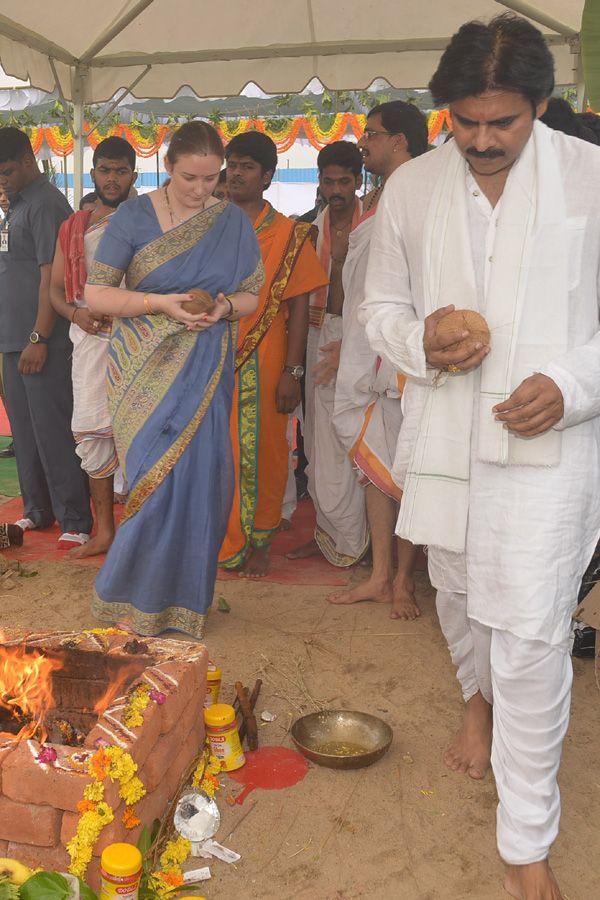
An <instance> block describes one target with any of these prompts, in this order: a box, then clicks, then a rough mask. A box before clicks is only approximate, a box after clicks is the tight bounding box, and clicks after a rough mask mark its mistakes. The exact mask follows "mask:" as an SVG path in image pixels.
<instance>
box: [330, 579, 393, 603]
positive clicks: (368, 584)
mask: <svg viewBox="0 0 600 900" xmlns="http://www.w3.org/2000/svg"><path fill="white" fill-rule="evenodd" d="M362 600H373V601H374V602H375V603H392V602H393V596H392V583H391V581H389V580H388V579H385V578H383V579H380V578H373V577H372V576H371V578H369V579H368V580H367V581H363V582H362V583H361V584H357V585H356V587H355V588H352V590H351V591H337V592H336V593H335V594H330V595H329V597H328V598H327V602H328V603H334V604H336V605H340V606H343V605H345V604H347V603H360V602H361V601H362Z"/></svg>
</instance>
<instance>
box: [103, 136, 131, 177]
mask: <svg viewBox="0 0 600 900" xmlns="http://www.w3.org/2000/svg"><path fill="white" fill-rule="evenodd" d="M100 158H103V159H126V160H127V162H128V163H129V165H130V166H131V168H132V169H135V163H136V157H135V150H134V149H133V147H132V146H131V144H130V143H129V141H126V140H125V138H122V137H117V135H116V134H115V135H113V136H112V137H108V138H105V139H104V140H103V141H100V143H99V144H98V146H97V147H96V149H95V150H94V156H93V163H94V166H96V165H97V163H98V160H99V159H100Z"/></svg>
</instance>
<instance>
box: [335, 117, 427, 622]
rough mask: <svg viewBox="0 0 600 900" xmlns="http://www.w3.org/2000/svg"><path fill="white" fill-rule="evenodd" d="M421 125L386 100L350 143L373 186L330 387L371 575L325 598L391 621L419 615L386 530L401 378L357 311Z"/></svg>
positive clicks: (354, 242)
mask: <svg viewBox="0 0 600 900" xmlns="http://www.w3.org/2000/svg"><path fill="white" fill-rule="evenodd" d="M427 138H428V134H427V120H426V119H425V116H424V115H423V113H422V112H420V110H419V109H417V107H416V106H414V105H412V104H410V103H404V102H403V101H402V100H394V101H392V102H390V103H383V104H381V105H379V106H376V107H374V108H373V109H372V110H371V112H370V113H369V115H368V117H367V127H366V128H365V132H364V134H363V136H362V138H361V139H360V140H359V142H358V147H359V150H360V151H361V153H362V157H363V162H364V165H365V168H366V169H367V171H369V172H371V173H372V174H373V175H376V176H378V177H379V179H380V184H379V185H378V186H377V187H375V188H374V189H373V190H372V191H371V192H370V193H369V194H368V195H367V197H366V198H365V200H364V203H363V217H362V219H361V222H360V224H359V225H358V226H357V227H356V228H355V229H354V231H353V232H352V234H351V236H350V247H349V250H348V256H347V257H346V262H345V264H344V309H343V337H342V349H341V354H340V365H339V369H338V373H337V380H336V386H335V405H334V416H333V424H334V428H335V430H336V432H337V436H338V438H339V440H340V441H341V443H342V445H343V447H344V449H345V451H346V453H347V454H348V458H349V460H350V461H351V463H352V464H353V466H354V473H353V474H354V477H355V480H358V481H359V483H360V484H361V485H363V490H364V502H363V510H362V521H363V522H366V524H367V525H368V531H369V534H370V536H371V551H372V556H373V570H372V573H371V576H370V577H369V578H368V579H367V580H366V581H364V582H362V583H361V584H359V585H357V586H356V587H355V588H353V589H352V590H345V591H341V592H338V593H336V594H332V595H331V596H330V597H329V598H328V599H329V602H330V603H335V604H349V603H357V602H359V601H361V600H373V601H375V602H377V603H389V604H390V605H391V613H390V615H391V618H393V619H415V618H417V616H419V615H420V611H419V607H418V606H417V603H416V601H415V596H414V582H413V578H412V570H413V566H414V561H415V555H416V548H415V547H414V546H413V544H411V543H410V542H409V541H405V540H402V539H400V538H397V539H396V556H397V570H396V574H395V576H394V527H395V524H396V518H397V515H398V503H399V502H400V498H401V496H402V492H401V490H400V488H399V487H398V485H397V484H396V483H395V482H394V480H393V478H392V474H391V472H392V465H393V462H394V456H395V453H396V445H397V443H398V435H399V432H400V426H401V424H402V408H401V396H402V390H403V387H404V382H405V378H404V376H403V375H401V374H400V372H398V370H397V368H396V367H395V366H392V365H391V363H389V362H388V360H386V359H382V358H381V357H380V356H378V355H377V354H375V353H374V352H373V350H372V349H371V347H370V345H369V341H368V340H367V336H366V333H365V328H364V325H361V324H360V322H359V321H358V308H359V306H360V304H361V303H362V302H363V300H364V298H365V286H366V285H365V281H366V274H367V262H368V258H369V248H370V245H371V236H372V233H373V224H374V221H375V212H376V210H377V205H378V202H379V199H380V198H381V195H382V192H383V189H384V185H385V183H386V181H387V179H388V178H389V177H390V176H391V175H392V174H393V172H395V171H396V169H398V168H399V167H400V166H403V165H404V164H405V163H407V162H409V161H410V160H411V159H413V158H414V157H417V156H420V155H421V154H422V153H425V151H426V150H427V146H428V142H427Z"/></svg>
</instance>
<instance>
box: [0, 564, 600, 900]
mask: <svg viewBox="0 0 600 900" xmlns="http://www.w3.org/2000/svg"><path fill="white" fill-rule="evenodd" d="M28 568H29V569H31V570H34V571H37V572H38V575H37V576H36V577H34V578H29V579H17V580H16V586H15V587H14V589H12V590H5V589H4V588H2V587H1V586H0V609H1V613H0V627H3V628H5V629H7V630H10V631H11V632H13V631H14V630H15V629H17V628H20V629H22V630H27V629H33V628H35V629H36V630H40V629H45V628H48V629H56V628H62V629H65V630H68V629H73V628H83V627H91V626H93V625H94V624H96V623H95V622H94V621H93V619H92V616H91V614H90V612H89V597H90V589H91V584H92V580H93V577H94V574H95V572H94V569H93V568H92V567H84V566H78V565H73V564H69V563H67V562H64V563H54V562H40V563H36V564H28ZM365 574H366V573H365V570H359V571H358V572H357V573H356V574H355V575H353V576H352V577H353V580H355V579H357V578H362V577H364V575H365ZM330 590H331V588H325V587H315V586H310V587H290V586H289V585H285V586H281V585H277V584H264V583H263V584H261V583H258V584H254V583H248V582H245V581H244V582H237V581H228V582H225V583H219V585H218V590H217V594H220V595H222V596H224V597H225V598H226V599H227V601H228V603H229V604H230V606H231V612H230V613H229V614H226V613H220V612H217V611H214V612H213V613H212V615H211V618H210V620H209V624H208V629H207V635H206V643H207V645H208V647H209V649H210V652H211V657H212V658H213V659H214V660H216V661H218V662H219V664H220V665H221V666H222V668H223V672H224V685H223V692H222V697H223V698H224V699H226V700H230V699H232V698H233V682H234V681H235V680H236V679H238V678H239V679H241V680H242V681H243V682H244V683H245V684H250V685H251V684H253V683H254V680H255V679H256V677H258V676H260V677H262V678H263V680H264V686H263V691H262V694H261V698H260V700H259V704H258V710H259V711H260V710H262V709H268V710H269V711H271V712H274V713H276V714H277V719H276V720H275V721H274V722H273V723H271V724H268V725H263V726H261V727H260V730H259V737H260V740H261V742H262V743H264V744H283V745H286V746H290V745H291V740H290V737H289V735H288V728H289V724H290V722H291V721H292V720H293V719H294V718H295V717H296V716H297V715H299V714H301V713H304V712H310V711H313V710H314V708H315V706H314V704H313V702H312V701H311V699H310V698H311V697H312V698H314V699H315V700H317V701H322V702H324V703H325V704H326V705H327V706H330V707H335V706H343V707H347V708H354V709H360V710H364V711H368V712H372V713H375V714H376V715H380V716H382V717H383V718H384V719H386V721H388V722H389V723H390V725H391V726H392V728H393V730H394V743H393V744H392V747H391V749H390V751H389V753H388V754H387V756H386V757H384V759H383V760H381V761H380V762H379V763H377V764H376V765H374V766H373V767H371V768H368V769H364V770H362V771H355V772H334V771H331V770H327V769H322V768H319V767H316V766H314V767H313V766H311V768H310V770H309V772H308V775H307V776H306V778H305V780H304V781H303V782H301V783H300V784H298V785H297V786H295V787H293V788H290V789H287V790H284V791H255V792H254V793H252V794H250V796H249V797H248V799H247V800H246V801H245V803H244V805H243V806H241V807H240V806H235V807H230V806H229V805H228V804H227V802H226V799H225V798H226V796H227V795H228V794H229V793H231V794H232V795H234V794H237V793H238V792H239V789H240V787H239V785H237V784H235V783H234V782H232V781H230V780H229V779H228V778H227V777H225V778H224V779H223V781H224V787H223V789H222V790H221V791H220V793H219V795H218V797H219V806H220V809H221V812H222V816H223V824H222V826H221V829H220V831H219V833H218V835H217V839H218V840H219V841H220V842H221V843H223V844H225V845H226V846H229V847H231V848H232V849H234V850H236V851H237V852H239V853H241V855H242V859H241V860H240V862H239V863H237V864H235V866H227V865H226V864H225V863H223V862H219V861H216V860H215V861H214V862H212V863H211V864H210V865H211V871H212V880H211V881H210V882H208V883H206V886H205V888H204V891H203V892H204V894H205V895H206V897H207V898H209V900H234V898H240V900H242V898H243V900H246V898H261V900H265V898H269V900H288V898H290V900H291V898H297V900H355V898H369V900H390V898H391V900H396V898H399V900H429V898H443V900H462V898H467V897H468V898H474V900H501V898H503V897H506V896H507V895H506V894H505V893H504V891H503V889H502V886H501V883H502V875H503V867H502V864H501V862H500V860H499V858H498V856H497V853H496V848H495V840H494V817H495V803H496V797H495V789H494V783H493V779H492V777H491V776H488V778H487V779H486V780H485V781H484V782H483V783H475V782H473V781H471V780H469V779H468V778H467V777H466V776H459V775H454V774H453V773H450V772H448V771H447V770H446V769H445V767H444V765H443V763H442V760H441V757H442V752H443V750H444V748H445V746H446V744H447V742H448V739H449V737H450V735H451V734H452V733H453V731H454V730H455V729H456V727H457V726H458V723H459V720H460V715H461V698H460V695H459V691H458V687H457V684H456V681H455V678H454V672H453V668H452V666H451V663H450V661H449V658H448V654H447V650H446V647H445V645H444V641H443V638H442V636H441V633H440V630H439V626H438V623H437V618H436V615H435V610H434V604H433V593H432V591H431V588H430V587H429V584H428V582H427V580H426V577H425V576H424V575H419V576H418V598H419V602H420V603H421V606H422V609H423V615H422V617H421V618H420V619H419V620H418V621H416V622H411V623H406V622H401V621H392V620H391V619H390V618H389V609H388V608H387V607H385V606H381V605H376V604H370V603H363V604H359V605H355V606H350V607H340V606H330V605H329V604H327V603H326V602H325V596H326V594H327V592H328V591H330ZM574 666H575V683H574V703H573V717H572V721H571V727H570V731H569V734H568V737H567V740H566V744H565V750H564V757H563V765H562V770H561V788H562V795H563V808H564V813H563V822H562V831H561V835H560V837H559V840H558V841H557V843H556V846H555V849H554V852H553V856H552V863H553V866H554V869H555V872H556V874H557V876H558V878H559V881H560V883H561V885H562V887H563V891H564V893H565V897H566V898H567V900H589V898H591V897H593V896H597V891H598V873H597V860H598V859H599V858H600V829H598V824H597V823H598V821H600V775H599V773H598V765H597V760H598V748H599V746H600V740H599V733H600V723H599V717H598V701H599V698H598V690H597V687H596V682H595V678H594V670H593V663H592V662H588V661H578V660H575V661H574ZM249 810H250V812H248V811H249ZM243 816H245V818H244V819H243V821H242V817H243ZM232 830H233V834H231V832H232ZM230 835H231V836H230ZM205 864H206V863H205V861H204V860H198V865H205ZM196 893H197V892H196Z"/></svg>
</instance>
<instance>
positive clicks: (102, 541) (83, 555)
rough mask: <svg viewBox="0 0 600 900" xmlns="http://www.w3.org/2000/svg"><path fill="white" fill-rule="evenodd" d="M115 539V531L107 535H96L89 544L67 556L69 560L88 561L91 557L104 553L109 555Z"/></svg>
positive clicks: (77, 548)
mask: <svg viewBox="0 0 600 900" xmlns="http://www.w3.org/2000/svg"><path fill="white" fill-rule="evenodd" d="M114 538H115V533H114V531H112V532H107V533H106V534H96V535H94V537H93V538H90V539H89V541H88V542H87V544H81V546H80V547H76V548H75V549H74V550H69V552H68V553H67V556H68V557H69V559H87V558H88V557H89V556H100V555H101V554H102V553H108V550H109V548H110V545H111V544H112V542H113V540H114Z"/></svg>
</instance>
